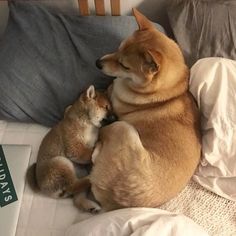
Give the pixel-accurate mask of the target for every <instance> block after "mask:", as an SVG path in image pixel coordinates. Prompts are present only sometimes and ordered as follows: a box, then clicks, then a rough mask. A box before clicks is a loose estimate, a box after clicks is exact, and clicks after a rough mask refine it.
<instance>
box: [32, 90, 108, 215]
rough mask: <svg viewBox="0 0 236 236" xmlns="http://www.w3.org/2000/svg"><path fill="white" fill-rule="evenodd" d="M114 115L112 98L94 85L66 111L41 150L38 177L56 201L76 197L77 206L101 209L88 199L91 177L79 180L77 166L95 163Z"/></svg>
mask: <svg viewBox="0 0 236 236" xmlns="http://www.w3.org/2000/svg"><path fill="white" fill-rule="evenodd" d="M110 115H111V105H110V102H109V100H108V98H107V97H106V96H105V95H104V94H103V93H100V92H98V91H95V89H94V87H93V86H90V87H89V88H88V89H87V91H86V92H85V93H82V94H81V96H80V97H79V99H78V100H77V101H76V102H75V103H74V104H73V105H71V106H69V107H68V108H67V109H66V112H65V115H64V119H63V120H62V121H60V122H59V123H58V124H57V125H56V126H55V127H53V128H52V129H51V130H50V131H49V133H48V134H47V135H46V136H45V138H44V139H43V141H42V143H41V146H40V148H39V152H38V159H37V163H36V167H35V171H36V173H35V176H36V182H37V185H38V187H39V189H40V191H41V192H42V193H44V194H47V195H49V196H51V197H56V198H57V197H67V196H69V195H73V196H74V202H75V205H76V206H77V207H79V208H82V209H84V210H89V211H98V210H100V206H99V205H98V204H97V203H95V202H93V201H91V200H89V199H87V197H86V191H87V189H88V188H89V187H90V181H89V178H88V177H87V176H86V177H84V178H80V179H79V178H77V175H76V170H75V167H74V165H73V163H78V164H86V163H89V162H91V157H92V151H93V148H94V146H95V142H96V141H97V138H98V132H99V128H100V127H101V124H102V122H103V121H104V119H108V118H109V116H110Z"/></svg>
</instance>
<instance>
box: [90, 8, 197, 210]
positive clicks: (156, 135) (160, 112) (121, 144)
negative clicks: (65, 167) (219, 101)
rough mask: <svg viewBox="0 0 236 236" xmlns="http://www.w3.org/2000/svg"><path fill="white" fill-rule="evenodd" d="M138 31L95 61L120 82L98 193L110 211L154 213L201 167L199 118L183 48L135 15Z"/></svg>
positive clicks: (98, 154)
mask: <svg viewBox="0 0 236 236" xmlns="http://www.w3.org/2000/svg"><path fill="white" fill-rule="evenodd" d="M134 15H135V17H136V21H137V23H138V25H139V30H137V31H136V32H134V34H133V35H132V36H131V37H129V38H128V39H126V40H125V41H123V42H122V43H121V45H120V47H119V49H118V51H117V52H115V53H112V54H109V55H106V56H104V57H102V58H101V59H100V60H98V61H97V66H98V67H99V68H100V69H101V70H102V71H103V72H104V73H105V74H107V75H110V76H116V77H117V78H116V79H115V80H114V82H113V86H112V87H111V88H110V98H111V101H112V106H113V109H114V111H115V113H116V114H117V115H118V118H119V120H120V121H118V122H115V123H113V124H111V125H109V126H106V127H104V128H102V129H101V131H100V138H99V139H100V142H98V144H97V145H96V148H95V151H94V153H93V161H94V167H93V170H92V173H91V176H90V180H91V183H92V192H93V194H94V196H95V198H96V199H97V200H98V201H99V202H100V203H101V205H102V207H103V208H104V209H105V210H111V209H116V208H123V207H138V206H139V207H156V206H158V205H160V204H162V203H164V202H166V201H168V200H169V199H171V198H173V197H174V196H175V195H177V193H179V192H180V191H181V190H182V189H183V188H184V187H185V185H186V184H187V182H188V181H189V179H190V178H191V176H192V175H193V173H194V170H195V168H196V166H197V164H198V162H199V158H200V153H201V145H200V133H199V113H198V109H197V107H196V105H195V102H194V100H193V97H192V96H191V94H190V93H189V92H188V78H189V70H188V68H187V66H186V65H185V63H184V59H183V56H182V53H181V51H180V49H179V47H178V46H177V44H176V43H175V42H174V41H173V40H171V39H169V38H168V37H167V36H165V35H164V34H162V33H161V32H159V31H158V30H157V29H156V28H155V27H154V26H153V25H152V23H151V22H150V21H149V20H148V19H147V18H146V17H145V16H143V15H142V14H141V13H139V12H138V11H137V10H134Z"/></svg>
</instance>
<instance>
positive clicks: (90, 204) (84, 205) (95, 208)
mask: <svg viewBox="0 0 236 236" xmlns="http://www.w3.org/2000/svg"><path fill="white" fill-rule="evenodd" d="M74 204H75V206H76V207H77V208H79V209H81V210H83V211H87V212H90V213H98V212H100V211H101V209H102V208H101V206H100V205H99V204H98V203H96V202H94V201H92V200H89V199H88V198H86V197H85V196H84V195H83V194H78V195H77V196H75V197H74Z"/></svg>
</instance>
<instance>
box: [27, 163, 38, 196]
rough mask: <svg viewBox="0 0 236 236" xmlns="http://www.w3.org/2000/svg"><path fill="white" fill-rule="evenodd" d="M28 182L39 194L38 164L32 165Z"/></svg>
mask: <svg viewBox="0 0 236 236" xmlns="http://www.w3.org/2000/svg"><path fill="white" fill-rule="evenodd" d="M26 181H27V182H28V184H29V186H30V188H31V189H32V190H33V191H34V192H39V191H40V190H39V187H38V183H37V179H36V163H34V164H33V165H31V166H30V167H29V168H28V170H27V172H26Z"/></svg>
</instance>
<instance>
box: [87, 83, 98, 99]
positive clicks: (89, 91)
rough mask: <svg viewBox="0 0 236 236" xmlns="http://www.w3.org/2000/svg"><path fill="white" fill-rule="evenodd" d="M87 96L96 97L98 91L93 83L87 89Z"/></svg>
mask: <svg viewBox="0 0 236 236" xmlns="http://www.w3.org/2000/svg"><path fill="white" fill-rule="evenodd" d="M86 96H87V98H91V99H93V98H95V97H96V92H95V88H94V86H93V85H90V86H89V88H88V89H87V91H86Z"/></svg>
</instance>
